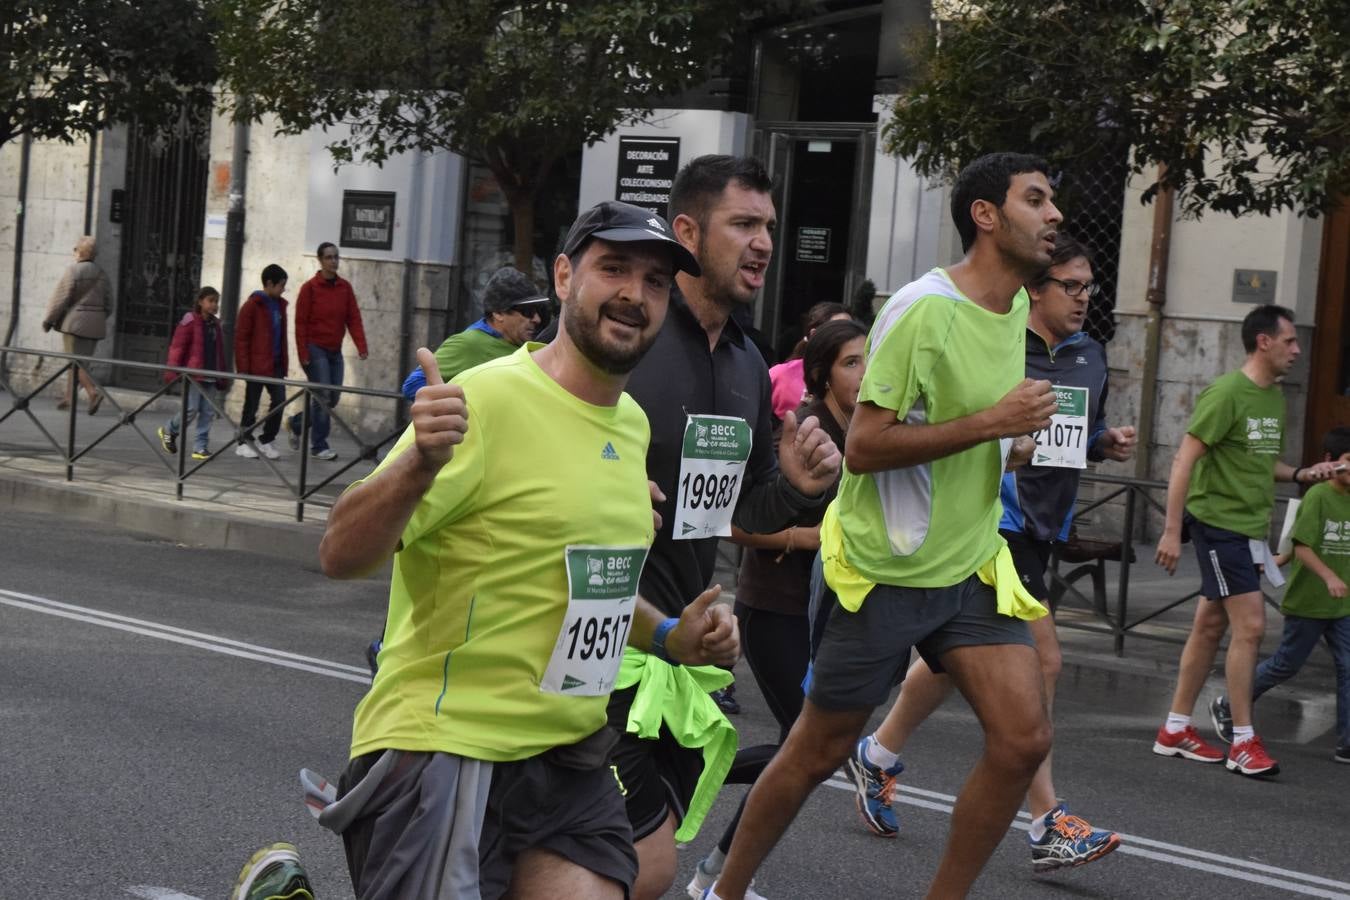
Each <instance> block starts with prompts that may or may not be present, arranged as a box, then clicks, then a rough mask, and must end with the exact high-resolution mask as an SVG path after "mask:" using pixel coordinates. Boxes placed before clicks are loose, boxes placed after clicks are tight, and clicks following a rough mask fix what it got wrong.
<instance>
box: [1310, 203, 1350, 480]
mask: <svg viewBox="0 0 1350 900" xmlns="http://www.w3.org/2000/svg"><path fill="white" fill-rule="evenodd" d="M1347 304H1350V203H1342V204H1341V205H1340V206H1339V207H1337V208H1336V209H1335V210H1334V211H1333V212H1332V213H1331V214H1330V215H1328V216H1327V221H1326V225H1325V226H1324V227H1323V229H1322V261H1321V266H1320V271H1319V274H1318V279H1317V318H1316V323H1317V329H1316V331H1315V332H1314V333H1313V339H1312V354H1311V358H1310V360H1309V363H1310V364H1309V367H1308V410H1307V417H1306V422H1307V431H1305V432H1304V436H1303V458H1302V459H1301V460H1300V461H1299V462H1301V463H1304V464H1306V463H1310V462H1315V461H1316V460H1319V459H1321V458H1322V436H1323V435H1325V434H1326V433H1327V431H1328V430H1330V429H1332V428H1336V427H1339V426H1343V425H1350V314H1347V311H1346V306H1347Z"/></svg>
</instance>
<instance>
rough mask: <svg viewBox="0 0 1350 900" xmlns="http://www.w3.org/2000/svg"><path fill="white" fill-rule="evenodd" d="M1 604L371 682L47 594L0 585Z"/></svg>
mask: <svg viewBox="0 0 1350 900" xmlns="http://www.w3.org/2000/svg"><path fill="white" fill-rule="evenodd" d="M0 603H3V604H5V605H7V606H13V607H16V608H18V609H27V610H31V611H33V612H40V613H46V614H47V615H51V616H59V617H60V618H63V619H74V620H75V621H78V622H88V623H90V624H91V625H100V626H102V627H104V628H114V629H116V630H118V631H126V632H130V633H132V634H141V635H145V636H146V637H153V638H159V639H160V640H163V641H172V642H173V643H175V644H184V645H186V646H188V647H196V648H198V649H200V650H210V651H211V652H212V653H222V654H224V655H226V656H237V657H239V658H240V659H251V660H256V661H257V662H265V663H270V664H272V665H274V666H283V667H285V668H288V669H298V670H300V671H302V672H313V673H314V674H316V675H327V676H329V677H331V678H341V679H343V680H344V681H354V682H356V683H358V684H370V675H369V674H367V673H366V670H365V669H362V668H359V667H357V666H350V665H347V664H346V663H338V662H331V661H329V660H324V659H316V658H314V657H312V656H301V655H300V654H298V653H289V652H287V651H285V650H276V649H273V648H271V647H262V646H259V645H257V644H247V643H244V642H243V641H236V640H233V639H231V638H226V637H220V636H219V635H214V634H205V633H203V632H200V631H188V630H187V629H185V628H175V627H174V626H172V625H161V624H159V623H158V622H149V621H146V620H145V619H133V618H131V617H129V616H121V615H117V614H115V613H107V612H102V611H101V610H96V609H89V608H88V607H83V606H74V605H72V604H69V603H61V602H58V601H56V600H49V599H47V598H46V597H35V596H33V595H32V594H21V593H18V592H17V591H7V590H4V589H2V588H0Z"/></svg>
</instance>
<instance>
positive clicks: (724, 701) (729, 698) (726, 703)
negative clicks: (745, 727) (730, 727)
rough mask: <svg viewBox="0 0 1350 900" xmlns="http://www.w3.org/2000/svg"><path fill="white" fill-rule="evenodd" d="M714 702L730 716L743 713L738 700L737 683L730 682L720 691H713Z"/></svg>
mask: <svg viewBox="0 0 1350 900" xmlns="http://www.w3.org/2000/svg"><path fill="white" fill-rule="evenodd" d="M712 698H713V702H714V703H716V704H717V708H718V709H720V710H722V712H724V713H726V714H727V715H729V716H739V715H740V714H741V704H740V703H738V702H736V685H734V684H729V685H727V686H726V687H724V688H722V689H721V690H720V691H713V692H712Z"/></svg>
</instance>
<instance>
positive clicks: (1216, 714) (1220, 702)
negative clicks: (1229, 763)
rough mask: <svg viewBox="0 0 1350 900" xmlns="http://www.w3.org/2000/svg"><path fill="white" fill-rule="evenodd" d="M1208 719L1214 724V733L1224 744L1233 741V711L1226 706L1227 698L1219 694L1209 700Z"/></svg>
mask: <svg viewBox="0 0 1350 900" xmlns="http://www.w3.org/2000/svg"><path fill="white" fill-rule="evenodd" d="M1209 721H1210V722H1212V723H1213V724H1214V733H1215V734H1217V735H1218V736H1219V739H1220V740H1222V741H1223V742H1224V743H1225V744H1231V743H1233V711H1232V710H1231V709H1229V708H1228V698H1227V697H1225V696H1223V695H1222V694H1220V695H1219V696H1217V697H1215V698H1214V699H1213V700H1211V701H1209Z"/></svg>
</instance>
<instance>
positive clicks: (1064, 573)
mask: <svg viewBox="0 0 1350 900" xmlns="http://www.w3.org/2000/svg"><path fill="white" fill-rule="evenodd" d="M1082 481H1083V483H1084V484H1095V485H1098V486H1100V487H1099V489H1098V491H1097V494H1098V495H1097V497H1096V498H1095V499H1093V500H1091V501H1087V502H1080V505H1079V506H1078V508H1077V511H1076V514H1075V515H1076V517H1077V518H1078V519H1079V520H1081V519H1082V518H1083V517H1084V516H1087V515H1091V514H1093V513H1098V514H1102V513H1105V512H1106V511H1107V510H1108V509H1109V515H1098V516H1097V518H1099V519H1107V518H1111V519H1116V520H1118V522H1119V531H1118V534H1119V535H1120V537H1119V540H1102V539H1096V538H1082V537H1078V536H1077V534H1075V535H1073V536H1072V537H1071V538H1070V540H1069V541H1067V542H1065V543H1062V544H1056V545H1055V549H1054V550H1053V552H1052V554H1051V559H1050V567H1049V570H1048V571H1047V573H1046V585H1047V587H1049V589H1050V605H1051V608H1052V609H1057V608H1058V606H1059V605H1060V604H1062V603H1064V602H1065V601H1068V602H1070V603H1071V604H1072V605H1074V606H1075V607H1077V608H1081V609H1084V610H1086V611H1088V612H1089V613H1091V615H1092V617H1093V619H1095V621H1089V622H1072V621H1064V620H1062V619H1061V620H1058V625H1059V626H1060V627H1064V628H1077V629H1080V630H1084V631H1093V632H1098V633H1101V634H1109V635H1111V639H1112V644H1113V649H1114V650H1115V653H1116V655H1117V656H1123V655H1124V652H1125V636H1126V635H1132V636H1133V637H1138V638H1143V639H1147V640H1155V641H1165V642H1168V643H1176V644H1181V643H1185V638H1182V637H1177V636H1172V635H1167V634H1154V633H1149V632H1145V631H1139V630H1138V629H1139V627H1140V626H1141V625H1144V624H1146V623H1149V622H1152V621H1154V620H1156V619H1157V618H1158V617H1160V616H1162V615H1164V614H1166V613H1168V612H1171V611H1172V610H1174V609H1176V608H1177V607H1179V606H1181V605H1182V604H1184V603H1187V602H1189V601H1191V600H1194V599H1195V598H1196V597H1199V596H1200V591H1199V590H1198V589H1197V590H1194V591H1192V592H1191V593H1189V594H1186V595H1185V596H1182V597H1177V598H1175V599H1172V598H1169V599H1166V600H1165V601H1163V602H1162V603H1161V604H1160V605H1158V604H1149V606H1148V607H1147V608H1146V609H1133V610H1132V607H1131V602H1130V573H1131V570H1132V568H1133V564H1134V563H1136V562H1141V561H1142V562H1143V563H1144V564H1145V565H1154V561H1153V553H1152V549H1151V547H1150V549H1149V550H1148V552H1147V556H1146V558H1145V559H1143V560H1139V559H1137V558H1136V553H1135V550H1134V544H1135V540H1136V538H1141V537H1145V536H1150V534H1151V531H1152V529H1150V528H1149V527H1148V524H1149V523H1148V521H1147V517H1148V514H1149V513H1150V512H1155V513H1157V514H1158V516H1163V515H1165V514H1166V511H1167V507H1166V496H1167V482H1165V481H1147V480H1144V479H1140V478H1126V477H1118V476H1112V475H1095V474H1093V475H1084V476H1083V479H1082ZM1080 497H1081V494H1080ZM1283 499H1284V498H1280V499H1279V500H1277V501H1276V502H1277V507H1278V505H1279V503H1281V502H1282V501H1283ZM1099 533H1100V531H1099ZM1146 546H1147V544H1146ZM1108 563H1115V564H1116V566H1115V568H1116V571H1115V581H1116V589H1115V596H1114V597H1113V596H1111V595H1110V591H1109V589H1108V586H1107V582H1108V580H1109V577H1110V572H1109V570H1108V568H1107V564H1108ZM1085 578H1086V579H1088V582H1089V583H1090V585H1091V596H1087V595H1085V594H1084V593H1083V592H1082V591H1081V590H1079V588H1078V585H1079V584H1080V583H1082V582H1083V580H1084V579H1085ZM1265 597H1266V602H1267V603H1268V604H1270V605H1271V606H1277V605H1278V604H1276V602H1275V600H1274V599H1273V598H1271V597H1270V596H1269V595H1265Z"/></svg>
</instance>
